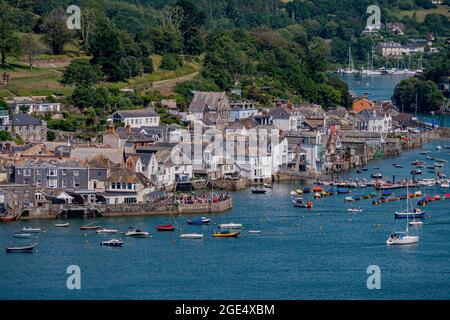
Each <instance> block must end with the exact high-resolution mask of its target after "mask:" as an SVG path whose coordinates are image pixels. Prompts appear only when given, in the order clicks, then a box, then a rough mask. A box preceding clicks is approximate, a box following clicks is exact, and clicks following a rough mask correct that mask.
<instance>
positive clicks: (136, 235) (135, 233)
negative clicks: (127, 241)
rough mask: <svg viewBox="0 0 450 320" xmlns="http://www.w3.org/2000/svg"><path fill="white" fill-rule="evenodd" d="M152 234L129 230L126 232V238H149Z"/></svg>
mask: <svg viewBox="0 0 450 320" xmlns="http://www.w3.org/2000/svg"><path fill="white" fill-rule="evenodd" d="M149 235H150V233H148V232H145V231H141V230H139V229H136V230H129V231H127V232H125V236H127V237H134V238H147V237H149Z"/></svg>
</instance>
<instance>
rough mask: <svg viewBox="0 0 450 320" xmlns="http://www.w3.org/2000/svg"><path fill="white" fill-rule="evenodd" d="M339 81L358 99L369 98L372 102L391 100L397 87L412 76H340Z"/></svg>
mask: <svg viewBox="0 0 450 320" xmlns="http://www.w3.org/2000/svg"><path fill="white" fill-rule="evenodd" d="M338 77H339V79H341V80H343V81H345V82H346V83H347V85H348V86H349V88H350V90H352V91H353V92H355V93H356V94H357V96H358V97H362V96H366V95H367V96H368V98H369V99H370V100H375V101H384V100H390V99H391V97H392V95H393V94H394V89H395V86H396V85H397V84H398V83H399V82H400V81H402V80H404V79H408V78H410V77H411V76H410V75H371V76H366V75H358V74H339V75H338Z"/></svg>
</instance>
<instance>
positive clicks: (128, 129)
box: [125, 124, 131, 134]
mask: <svg viewBox="0 0 450 320" xmlns="http://www.w3.org/2000/svg"><path fill="white" fill-rule="evenodd" d="M125 129H126V130H127V133H128V134H131V125H129V124H127V125H126V126H125Z"/></svg>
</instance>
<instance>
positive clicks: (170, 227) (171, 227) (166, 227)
mask: <svg viewBox="0 0 450 320" xmlns="http://www.w3.org/2000/svg"><path fill="white" fill-rule="evenodd" d="M175 229H176V227H175V226H174V225H171V224H165V225H162V226H157V227H156V230H158V231H175Z"/></svg>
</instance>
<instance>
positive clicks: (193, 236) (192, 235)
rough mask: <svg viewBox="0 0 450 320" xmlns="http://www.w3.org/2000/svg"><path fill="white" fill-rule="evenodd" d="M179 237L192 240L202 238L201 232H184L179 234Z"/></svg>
mask: <svg viewBox="0 0 450 320" xmlns="http://www.w3.org/2000/svg"><path fill="white" fill-rule="evenodd" d="M180 238H181V239H187V240H194V239H203V234H201V233H184V234H182V235H180Z"/></svg>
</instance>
